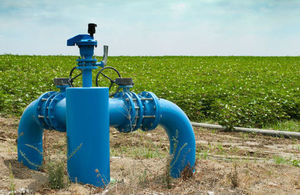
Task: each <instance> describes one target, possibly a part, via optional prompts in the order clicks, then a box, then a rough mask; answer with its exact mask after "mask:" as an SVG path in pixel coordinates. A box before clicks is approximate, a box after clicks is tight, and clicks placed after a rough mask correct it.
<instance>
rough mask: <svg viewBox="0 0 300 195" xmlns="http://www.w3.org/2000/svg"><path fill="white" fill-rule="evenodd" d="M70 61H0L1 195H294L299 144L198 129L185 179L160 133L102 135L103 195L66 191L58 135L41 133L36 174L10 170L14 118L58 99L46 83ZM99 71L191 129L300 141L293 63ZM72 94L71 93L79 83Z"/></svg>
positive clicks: (297, 62)
mask: <svg viewBox="0 0 300 195" xmlns="http://www.w3.org/2000/svg"><path fill="white" fill-rule="evenodd" d="M76 59H77V57H73V56H17V55H0V181H1V182H0V194H2V193H3V194H8V193H12V192H16V193H26V192H27V193H36V194H94V193H103V194H138V193H142V194H169V193H170V194H193V193H196V194H214V193H215V194H259V193H262V194H276V193H277V194H285V193H287V194H296V193H299V192H300V182H299V181H300V172H299V166H300V140H297V139H285V138H281V137H266V136H261V135H258V134H251V133H250V134H245V133H238V132H227V131H214V130H206V129H203V128H197V127H195V128H194V133H195V141H196V165H195V170H196V172H195V174H193V175H192V177H191V178H184V177H182V178H180V179H172V178H170V176H169V174H168V170H169V169H168V167H169V165H168V163H169V162H168V159H169V158H170V154H169V147H170V145H169V140H168V137H167V135H166V133H165V132H164V130H163V129H162V128H161V127H158V128H156V129H155V130H154V131H148V132H142V131H140V130H138V131H136V132H133V133H129V134H125V133H119V132H117V131H116V130H115V129H113V128H111V129H110V157H111V158H110V162H111V163H110V168H111V178H112V180H111V183H110V184H109V185H108V186H106V188H104V189H102V188H96V187H93V186H91V185H81V184H78V183H70V182H69V181H68V176H67V171H66V161H67V159H66V156H67V154H66V153H67V143H66V133H65V132H64V133H62V132H57V131H44V137H43V149H44V157H45V158H44V166H43V169H42V170H41V171H33V170H30V169H28V168H27V167H25V166H24V165H22V164H21V163H19V162H18V160H17V144H16V140H17V137H18V135H17V129H18V124H19V117H20V116H21V114H22V112H23V110H24V109H25V107H26V106H27V105H28V104H29V103H30V102H31V101H33V100H34V99H36V98H37V97H39V96H40V95H41V94H42V93H44V92H46V91H50V90H57V89H56V88H55V86H54V85H53V78H55V77H67V76H68V74H69V71H70V70H71V68H72V67H74V66H75V60H76ZM108 65H109V66H114V67H116V68H117V69H118V70H119V71H120V73H121V74H122V76H123V77H132V78H133V81H134V83H135V86H134V88H133V89H132V90H133V91H134V92H136V93H139V92H141V91H143V90H146V91H153V92H154V93H155V94H156V95H157V96H159V97H162V98H165V99H168V100H171V101H173V102H175V103H176V104H177V105H179V106H180V107H181V108H182V109H183V110H184V111H185V112H186V113H187V114H188V116H189V117H190V119H191V120H193V121H198V122H200V121H208V122H212V123H220V124H222V125H226V126H227V127H231V126H248V127H265V126H268V125H274V124H275V125H278V124H279V126H278V127H282V126H280V124H285V125H287V126H293V128H291V130H294V131H300V128H299V126H297V125H299V124H300V123H299V118H300V116H299V112H300V100H299V97H300V74H299V73H300V72H299V71H300V57H110V58H109V64H108ZM96 73H97V71H94V75H93V76H94V78H95V76H96ZM101 84H103V85H106V86H108V84H107V83H105V82H104V81H103V80H101ZM74 85H75V86H80V79H78V80H76V82H75V83H74ZM284 121H285V122H284ZM281 122H282V123H281ZM56 167H61V169H57V168H56ZM51 175H52V176H53V175H56V176H57V177H55V178H57V179H58V180H57V181H60V183H59V184H62V186H63V187H62V189H56V188H60V187H61V186H60V187H57V186H55V185H57V183H56V182H53V179H52V180H51ZM283 177H284V180H283V179H282V178H283ZM53 188H55V189H53Z"/></svg>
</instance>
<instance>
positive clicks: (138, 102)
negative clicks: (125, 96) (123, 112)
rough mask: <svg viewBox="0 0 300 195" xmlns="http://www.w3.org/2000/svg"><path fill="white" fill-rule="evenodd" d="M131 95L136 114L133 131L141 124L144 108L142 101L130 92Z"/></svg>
mask: <svg viewBox="0 0 300 195" xmlns="http://www.w3.org/2000/svg"><path fill="white" fill-rule="evenodd" d="M131 94H132V96H133V100H134V103H135V104H134V109H135V112H136V113H138V115H136V117H135V127H134V130H137V129H138V128H140V126H141V124H142V122H143V113H144V106H143V103H142V100H141V99H140V97H139V96H138V95H137V94H136V93H133V92H131Z"/></svg>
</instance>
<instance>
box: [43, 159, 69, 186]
mask: <svg viewBox="0 0 300 195" xmlns="http://www.w3.org/2000/svg"><path fill="white" fill-rule="evenodd" d="M46 168H47V172H48V181H49V187H50V188H51V189H61V188H64V187H65V186H66V183H65V181H64V178H65V174H64V172H65V166H64V163H63V162H58V163H55V162H54V163H53V162H49V163H48V164H47V165H46Z"/></svg>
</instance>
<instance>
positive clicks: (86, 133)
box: [66, 88, 110, 187]
mask: <svg viewBox="0 0 300 195" xmlns="http://www.w3.org/2000/svg"><path fill="white" fill-rule="evenodd" d="M108 97H109V95H108V88H68V89H67V99H66V103H67V142H68V165H67V166H68V173H69V176H70V180H71V181H73V182H79V183H84V184H86V183H87V184H92V185H95V186H99V187H103V186H105V185H107V184H108V183H109V182H110V164H109V111H108Z"/></svg>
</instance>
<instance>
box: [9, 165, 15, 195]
mask: <svg viewBox="0 0 300 195" xmlns="http://www.w3.org/2000/svg"><path fill="white" fill-rule="evenodd" d="M9 180H10V184H9V191H10V194H12V195H14V194H15V190H16V184H15V177H14V174H13V171H12V167H11V163H9Z"/></svg>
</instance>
